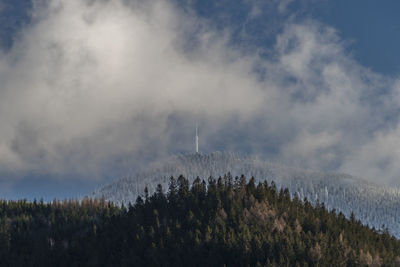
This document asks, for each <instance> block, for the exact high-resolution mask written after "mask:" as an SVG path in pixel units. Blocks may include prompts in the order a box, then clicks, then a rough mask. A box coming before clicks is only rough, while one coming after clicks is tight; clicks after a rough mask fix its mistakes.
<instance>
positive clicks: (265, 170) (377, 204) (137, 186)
mask: <svg viewBox="0 0 400 267" xmlns="http://www.w3.org/2000/svg"><path fill="white" fill-rule="evenodd" d="M227 173H231V174H232V176H241V175H242V174H243V175H245V176H246V177H255V178H256V182H261V183H263V182H264V181H268V182H269V183H271V182H272V181H274V182H275V183H276V186H277V188H278V190H279V189H280V188H288V189H289V191H290V192H291V196H292V197H293V196H294V195H297V196H298V198H300V199H304V198H307V199H308V200H309V201H310V202H311V203H312V204H313V205H315V204H316V203H317V202H319V203H324V204H325V207H326V208H327V209H328V210H331V209H336V210H337V211H340V212H342V213H343V214H344V215H345V216H346V217H347V218H350V215H351V214H352V213H353V214H354V216H355V217H356V219H359V220H360V221H361V222H362V223H363V224H367V225H369V226H371V227H375V228H376V229H382V230H383V229H385V228H387V229H388V230H389V232H390V233H391V234H392V235H395V236H396V237H397V238H400V190H399V189H398V188H395V187H385V186H381V185H377V184H373V183H370V182H368V181H366V180H363V179H360V178H356V177H354V176H351V175H346V174H341V173H332V172H318V171H311V170H304V169H299V168H293V167H289V166H285V165H281V164H276V163H270V162H266V161H263V160H260V159H258V158H255V157H241V156H238V155H237V154H233V153H223V152H214V153H211V154H201V153H196V154H187V155H178V156H171V157H169V158H167V159H165V160H163V161H159V162H155V163H154V164H151V165H150V166H149V167H148V168H146V169H145V170H142V171H140V172H138V173H136V174H133V175H128V176H127V177H124V178H122V179H119V180H117V181H115V182H113V183H111V184H109V185H107V186H104V187H102V188H101V189H99V190H97V191H96V192H95V193H94V194H93V195H92V197H95V198H102V197H104V198H105V199H106V200H110V201H112V202H114V203H118V204H121V203H124V204H125V205H126V204H127V203H129V202H134V201H135V200H136V197H137V196H138V195H139V194H143V191H144V188H145V187H146V186H147V187H148V189H149V191H150V193H153V192H155V188H156V186H157V184H162V185H163V187H164V188H167V187H168V183H169V178H170V177H171V176H174V177H178V176H179V175H183V176H185V177H186V178H187V179H188V180H189V181H190V182H193V181H194V179H195V178H196V177H197V176H200V177H206V178H207V177H209V176H213V177H219V176H224V175H225V174H227ZM382 225H384V227H382Z"/></svg>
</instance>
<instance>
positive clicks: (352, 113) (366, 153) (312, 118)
mask: <svg viewBox="0 0 400 267" xmlns="http://www.w3.org/2000/svg"><path fill="white" fill-rule="evenodd" d="M286 2H288V1H286ZM276 5H277V7H279V9H280V10H282V12H284V11H285V4H283V3H281V4H278V3H276ZM193 14H194V13H193V12H190V10H189V11H188V10H186V9H182V8H181V7H179V6H178V5H177V4H176V3H174V2H171V1H162V0H154V1H130V2H129V3H127V2H126V1H122V0H109V1H102V0H93V1H83V0H82V1H68V0H53V1H34V2H33V9H32V14H31V16H32V19H31V20H32V22H31V23H30V24H28V25H26V26H25V27H24V28H23V29H22V30H21V31H20V32H19V33H18V35H17V36H15V40H14V43H13V46H12V47H11V48H10V49H8V50H3V51H2V52H0V81H1V83H0V124H1V127H0V171H1V173H4V174H11V175H12V176H13V177H18V176H24V175H27V174H32V173H34V174H35V175H46V176H51V177H54V179H68V177H71V176H74V177H80V178H79V179H94V180H96V179H97V180H99V179H100V180H101V179H102V178H103V177H105V176H113V175H119V174H120V173H121V172H129V171H132V170H134V169H135V168H139V167H140V166H142V165H143V164H145V163H146V162H148V161H151V160H154V159H156V158H161V157H165V156H167V155H170V154H172V153H182V152H192V151H193V150H194V130H195V124H196V122H198V123H199V126H200V131H199V133H200V150H201V151H202V152H211V151H214V150H227V151H232V152H238V153H246V154H254V155H259V156H261V157H263V158H265V159H267V160H273V161H279V162H282V163H285V164H289V165H294V166H298V167H302V168H311V169H317V170H334V171H341V172H347V173H350V174H353V175H356V176H360V177H363V178H365V179H369V180H372V181H374V182H377V183H381V184H389V185H399V181H398V177H399V174H400V171H399V169H398V168H397V166H400V164H399V163H400V147H399V143H400V142H399V141H400V128H399V127H400V126H399V120H398V118H399V108H400V105H399V103H400V101H399V100H400V94H399V92H400V81H399V80H398V79H397V78H396V77H386V76H384V75H382V74H378V73H375V72H373V71H372V70H370V69H368V68H366V67H363V66H362V65H361V64H359V63H358V62H356V60H354V59H353V57H352V56H351V55H350V54H348V53H346V51H345V47H346V40H341V38H340V37H339V34H338V33H337V32H336V30H335V29H334V28H331V27H329V26H327V25H323V24H321V23H320V22H318V21H315V20H310V19H307V20H302V21H297V20H288V21H286V22H284V23H282V25H281V28H280V29H281V30H280V31H279V32H278V33H276V36H275V38H274V40H275V41H274V42H273V44H272V45H271V47H268V48H267V49H268V50H269V53H268V56H265V55H261V53H260V51H258V50H256V49H254V50H249V49H246V48H244V47H240V45H232V42H231V41H230V40H231V34H232V32H231V31H230V29H229V27H226V28H224V29H222V30H221V29H220V28H219V27H216V26H215V25H213V24H212V23H210V21H208V20H206V19H204V18H201V17H198V16H195V15H193ZM251 15H252V16H255V15H257V10H256V9H254V12H252V13H251Z"/></svg>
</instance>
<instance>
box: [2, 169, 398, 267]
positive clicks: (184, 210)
mask: <svg viewBox="0 0 400 267" xmlns="http://www.w3.org/2000/svg"><path fill="white" fill-rule="evenodd" d="M0 210H1V212H0V248H1V249H0V266H60V267H62V266H273V267H277V266H400V256H399V251H400V240H398V239H396V238H395V237H393V236H390V235H389V233H388V232H380V231H376V230H372V229H370V228H369V227H367V226H365V225H362V224H361V223H360V222H359V221H357V220H355V218H354V216H351V218H350V219H346V218H345V216H344V215H343V214H337V213H335V212H332V211H331V212H329V211H327V210H326V208H325V207H324V206H323V205H320V204H317V205H315V207H313V206H312V205H311V204H310V202H309V201H301V200H300V199H298V198H293V199H291V197H290V193H289V190H288V189H282V190H279V191H277V188H276V186H275V185H274V184H273V183H268V182H264V183H259V184H256V182H255V179H254V178H251V179H248V181H246V178H245V177H244V176H241V177H240V178H238V179H232V177H231V176H225V177H223V178H218V179H214V178H210V179H208V182H203V181H201V180H200V179H197V178H196V179H195V180H194V181H193V183H192V184H190V183H189V181H188V180H187V179H186V178H185V177H183V176H179V177H178V178H177V179H175V178H173V179H171V185H170V187H169V189H168V192H167V194H165V193H163V192H162V190H161V188H160V187H157V190H156V192H155V193H154V194H152V195H148V194H146V195H145V197H144V198H138V199H137V201H136V203H135V204H134V205H129V206H128V208H126V207H124V206H115V205H114V204H113V203H111V202H105V201H102V200H100V201H99V200H97V199H89V198H84V199H82V200H81V201H78V200H65V201H62V202H59V201H57V200H54V201H53V202H52V203H44V202H43V201H41V202H37V201H34V202H27V201H26V200H21V201H1V200H0Z"/></svg>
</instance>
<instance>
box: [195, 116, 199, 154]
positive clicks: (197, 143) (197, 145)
mask: <svg viewBox="0 0 400 267" xmlns="http://www.w3.org/2000/svg"><path fill="white" fill-rule="evenodd" d="M195 148H196V153H199V136H198V135H197V123H196V138H195Z"/></svg>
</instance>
